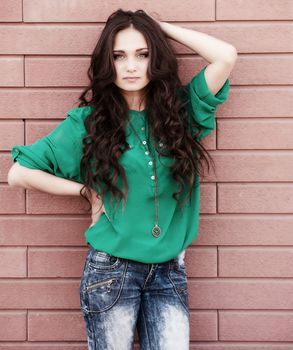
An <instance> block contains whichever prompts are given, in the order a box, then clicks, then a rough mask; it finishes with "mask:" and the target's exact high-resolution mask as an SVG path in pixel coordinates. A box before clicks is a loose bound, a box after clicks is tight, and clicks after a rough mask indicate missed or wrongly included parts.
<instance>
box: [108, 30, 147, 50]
mask: <svg viewBox="0 0 293 350" xmlns="http://www.w3.org/2000/svg"><path fill="white" fill-rule="evenodd" d="M143 47H145V48H147V47H148V45H147V42H146V40H145V38H144V36H143V35H142V33H141V32H140V31H138V30H136V29H134V28H131V27H129V28H126V29H123V30H120V31H119V32H118V33H117V34H116V36H115V39H114V47H113V49H114V50H123V51H129V52H132V51H135V50H137V49H140V48H143Z"/></svg>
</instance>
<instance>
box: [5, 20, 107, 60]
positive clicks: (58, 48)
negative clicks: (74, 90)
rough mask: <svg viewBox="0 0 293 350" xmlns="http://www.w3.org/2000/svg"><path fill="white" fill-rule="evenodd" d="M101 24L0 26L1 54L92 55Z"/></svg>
mask: <svg viewBox="0 0 293 350" xmlns="http://www.w3.org/2000/svg"><path fill="white" fill-rule="evenodd" d="M101 30H102V25H97V24H87V25H84V24H81V25H74V24H72V25H63V24H56V25H54V26H52V25H51V24H41V25H39V24H23V25H2V26H1V25H0V31H1V32H2V39H3V40H1V42H0V51H1V53H2V54H8V55H11V54H21V55H33V54H35V55H39V54H40V55H44V54H48V55H54V54H58V55H90V54H91V53H92V49H93V47H94V45H95V44H96V42H97V40H98V38H99V34H100V32H101Z"/></svg>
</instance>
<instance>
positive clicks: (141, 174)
mask: <svg viewBox="0 0 293 350" xmlns="http://www.w3.org/2000/svg"><path fill="white" fill-rule="evenodd" d="M205 68H206V66H205V67H204V68H203V69H202V70H201V71H200V72H199V73H198V74H197V75H195V76H194V77H193V78H192V79H191V81H190V82H189V83H188V84H187V88H188V92H189V96H190V101H191V102H190V103H189V116H190V118H193V120H195V121H196V122H197V123H198V124H199V125H200V126H201V128H202V132H201V134H200V137H199V139H200V140H201V139H202V138H204V137H206V136H207V135H209V134H210V133H211V132H212V131H213V130H214V128H215V111H216V107H217V105H219V104H220V103H223V102H225V101H226V100H227V98H228V91H229V89H230V85H229V84H230V82H229V79H227V80H226V82H225V83H224V85H223V86H222V88H221V90H220V91H219V92H218V93H217V94H216V95H215V96H214V95H213V94H212V93H211V92H210V91H209V89H208V87H207V84H206V81H205V77H204V70H205ZM92 108H93V107H91V106H86V107H77V108H74V109H71V110H69V111H68V113H67V117H66V118H65V120H64V121H62V122H61V123H60V124H59V125H58V126H57V127H56V128H55V129H54V130H53V131H52V132H51V133H50V134H48V135H47V136H45V137H44V138H42V139H39V140H38V141H36V142H35V143H33V144H30V145H27V146H22V145H16V146H14V147H13V148H12V150H11V155H12V158H13V160H14V161H17V162H19V164H21V165H23V166H25V167H28V168H30V169H40V170H44V171H47V172H49V173H51V174H54V175H56V176H59V177H62V178H66V179H71V180H74V181H77V182H81V180H80V173H79V164H80V160H81V156H82V138H83V136H84V135H85V133H86V131H85V127H84V120H85V119H86V117H87V116H88V115H89V114H90V113H91V111H92ZM145 118H146V115H145V111H140V112H139V111H134V110H129V119H130V120H131V122H132V124H133V126H134V127H135V129H136V130H137V132H138V133H139V135H140V137H141V139H142V140H147V138H146V135H147V127H146V128H145V129H144V130H142V129H141V128H142V127H143V126H145ZM146 126H147V125H146ZM126 137H127V138H126V140H127V142H128V143H129V144H130V145H131V148H130V149H129V150H127V151H126V152H125V153H124V154H123V155H122V156H121V158H120V160H119V161H120V164H121V165H122V166H123V167H124V168H125V172H126V176H127V181H128V184H129V192H128V198H127V202H126V206H125V207H124V208H123V203H122V202H121V203H120V205H119V206H118V208H117V210H113V208H114V207H112V206H110V194H109V193H108V194H107V195H106V198H105V203H104V206H105V210H106V213H107V215H105V214H104V213H103V214H101V216H100V218H99V220H98V222H97V223H96V224H95V225H93V226H91V227H89V228H88V229H87V230H86V231H85V233H84V235H85V239H86V242H88V243H90V244H91V245H92V246H93V247H94V248H96V249H98V250H101V251H105V252H107V253H109V254H112V255H114V256H118V257H122V258H126V259H132V260H136V261H140V262H143V263H160V262H164V261H167V260H169V259H172V258H174V257H176V256H177V255H178V254H179V253H180V252H182V251H183V250H184V249H185V248H187V247H188V246H189V245H190V244H191V243H192V241H193V240H194V239H195V238H196V237H197V234H198V223H199V210H200V186H199V177H197V181H196V184H195V188H194V191H193V195H192V198H191V200H190V201H187V203H186V205H185V207H184V211H183V213H182V212H181V210H180V207H179V206H178V205H177V202H176V201H175V200H174V199H173V198H172V193H173V192H176V191H178V185H177V183H176V181H175V180H174V179H173V178H172V175H171V172H170V171H169V170H168V168H167V166H168V165H171V163H172V161H173V160H172V159H171V158H168V157H161V158H160V161H159V159H158V156H157V154H156V160H157V174H158V181H159V183H158V188H159V226H160V227H161V230H162V231H161V235H160V236H159V237H158V238H155V237H153V235H152V234H151V230H152V227H153V225H154V215H155V208H154V198H153V194H154V190H155V181H154V180H153V179H152V178H151V176H152V175H154V174H153V173H154V169H153V164H149V161H151V156H150V155H147V154H145V150H144V148H143V146H142V145H141V144H140V142H139V140H138V139H137V138H136V135H135V134H134V133H133V132H132V130H131V128H130V125H129V123H127V126H126ZM159 147H164V145H161V146H159ZM119 180H120V179H119ZM117 185H118V186H120V185H121V186H122V181H121V182H120V181H118V183H117ZM121 188H122V187H121ZM185 193H186V192H185ZM181 198H183V197H181ZM115 203H116V202H115Z"/></svg>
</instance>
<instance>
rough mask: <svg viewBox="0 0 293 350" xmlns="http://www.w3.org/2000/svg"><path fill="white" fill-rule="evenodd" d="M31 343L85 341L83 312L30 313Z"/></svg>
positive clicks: (29, 335) (29, 337) (29, 334)
mask: <svg viewBox="0 0 293 350" xmlns="http://www.w3.org/2000/svg"><path fill="white" fill-rule="evenodd" d="M28 329H29V332H28V340H29V341H84V340H86V330H85V326H84V319H83V315H82V313H81V312H76V311H64V312H63V311H61V312H60V311H58V312H55V311H50V312H37V311H30V312H29V314H28Z"/></svg>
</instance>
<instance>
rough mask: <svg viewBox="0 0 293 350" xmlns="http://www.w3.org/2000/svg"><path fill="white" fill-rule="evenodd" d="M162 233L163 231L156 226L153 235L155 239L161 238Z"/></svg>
mask: <svg viewBox="0 0 293 350" xmlns="http://www.w3.org/2000/svg"><path fill="white" fill-rule="evenodd" d="M160 233H161V229H160V227H159V226H158V225H155V226H154V227H153V229H152V235H153V236H154V237H159V236H160Z"/></svg>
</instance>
